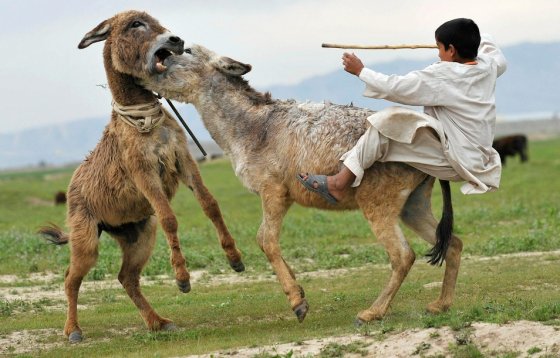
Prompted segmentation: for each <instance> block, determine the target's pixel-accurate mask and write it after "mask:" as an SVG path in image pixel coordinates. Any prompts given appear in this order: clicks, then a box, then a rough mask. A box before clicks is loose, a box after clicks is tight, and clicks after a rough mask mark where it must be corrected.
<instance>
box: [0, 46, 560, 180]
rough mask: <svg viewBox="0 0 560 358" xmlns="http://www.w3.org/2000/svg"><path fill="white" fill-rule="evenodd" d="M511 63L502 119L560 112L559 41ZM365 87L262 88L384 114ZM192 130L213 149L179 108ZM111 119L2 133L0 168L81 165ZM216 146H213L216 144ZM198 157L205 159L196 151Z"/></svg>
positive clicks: (192, 115) (339, 74) (344, 82)
mask: <svg viewBox="0 0 560 358" xmlns="http://www.w3.org/2000/svg"><path fill="white" fill-rule="evenodd" d="M503 51H504V54H505V56H506V58H507V60H508V70H507V72H506V73H505V74H504V75H503V76H502V77H500V78H499V79H498V85H497V89H496V103H497V111H498V115H499V116H502V117H506V118H507V117H508V116H514V115H519V114H522V113H532V112H539V113H543V112H548V113H552V112H557V111H559V110H560V90H559V89H558V86H559V83H560V60H559V59H560V42H552V43H524V44H520V45H516V46H511V47H506V48H504V49H503ZM431 62H433V60H416V61H411V60H396V61H392V62H385V63H377V64H368V67H371V68H373V69H375V70H377V71H380V72H383V73H394V74H405V73H407V72H409V71H412V70H416V69H421V68H424V67H425V66H427V65H429V64H430V63H431ZM363 89H364V85H363V83H362V82H361V81H360V80H359V79H358V78H356V77H354V76H352V75H350V74H348V73H346V72H344V70H342V68H341V69H340V70H337V71H334V72H331V73H328V74H325V75H322V76H315V77H310V78H308V79H306V80H304V81H302V82H300V83H298V84H296V85H290V86H271V87H269V88H258V90H261V91H270V92H271V93H272V95H273V97H274V98H279V99H288V98H294V99H296V100H299V101H307V100H309V101H313V102H322V101H325V100H326V101H330V102H332V103H338V104H349V103H353V104H354V105H356V106H360V107H367V108H371V109H374V110H379V109H382V108H385V107H387V106H389V105H391V103H390V102H387V101H383V100H374V99H370V98H365V97H363V96H362V92H363ZM177 107H178V109H179V110H180V111H181V113H182V115H183V117H184V118H185V119H186V121H187V123H188V124H189V126H190V128H191V130H192V131H193V132H194V133H195V134H196V136H197V138H198V140H199V141H201V142H206V143H207V145H208V146H209V147H212V145H211V143H208V142H212V139H211V137H210V135H209V134H208V132H207V131H206V129H205V128H204V126H203V125H202V123H201V121H200V119H199V117H198V114H197V113H196V111H195V109H194V107H193V106H191V105H177ZM108 118H109V109H107V116H104V117H101V118H88V119H82V120H76V121H73V122H69V123H64V124H57V125H52V126H48V127H38V128H36V129H29V130H25V131H21V132H17V133H10V134H0V169H7V168H16V167H25V166H36V165H61V164H66V163H73V162H79V161H81V160H82V159H83V158H84V157H85V155H87V153H89V151H91V150H92V149H93V148H94V147H95V145H96V144H97V142H98V140H99V138H100V136H101V133H102V131H103V128H104V127H105V125H106V124H107V121H108ZM212 144H213V143H212ZM193 155H194V156H195V157H199V156H200V152H198V150H197V149H196V150H195V152H193Z"/></svg>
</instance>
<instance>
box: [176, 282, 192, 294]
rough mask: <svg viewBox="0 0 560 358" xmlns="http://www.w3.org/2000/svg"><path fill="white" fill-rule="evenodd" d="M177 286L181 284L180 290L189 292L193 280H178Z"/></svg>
mask: <svg viewBox="0 0 560 358" xmlns="http://www.w3.org/2000/svg"><path fill="white" fill-rule="evenodd" d="M177 286H179V290H181V292H183V293H187V292H189V291H190V290H191V282H190V281H179V280H177Z"/></svg>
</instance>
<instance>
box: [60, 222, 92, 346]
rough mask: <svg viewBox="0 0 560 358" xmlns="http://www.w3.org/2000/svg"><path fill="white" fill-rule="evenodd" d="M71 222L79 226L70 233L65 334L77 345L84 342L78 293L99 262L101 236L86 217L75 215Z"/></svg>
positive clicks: (65, 281)
mask: <svg viewBox="0 0 560 358" xmlns="http://www.w3.org/2000/svg"><path fill="white" fill-rule="evenodd" d="M70 222H71V223H77V224H76V225H74V226H72V227H71V231H70V239H69V241H70V266H69V267H68V270H66V276H65V278H64V291H65V293H66V298H67V300H68V313H67V317H66V324H65V325H64V334H65V335H66V336H68V340H69V341H70V343H77V342H80V341H81V340H82V330H81V328H80V326H79V324H78V292H79V290H80V286H81V284H82V280H83V278H84V276H85V275H87V273H88V272H89V270H90V269H91V268H92V267H93V265H95V262H96V261H97V256H98V254H99V252H98V245H99V235H98V229H97V222H95V221H94V220H92V218H89V217H86V215H83V217H78V215H74V216H73V217H72V218H71V221H70Z"/></svg>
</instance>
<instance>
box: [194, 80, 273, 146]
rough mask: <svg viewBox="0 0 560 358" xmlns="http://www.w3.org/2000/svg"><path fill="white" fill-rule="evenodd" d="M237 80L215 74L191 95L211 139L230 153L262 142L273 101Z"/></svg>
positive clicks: (264, 138) (264, 137)
mask: <svg viewBox="0 0 560 358" xmlns="http://www.w3.org/2000/svg"><path fill="white" fill-rule="evenodd" d="M240 81H243V80H240ZM240 81H237V79H234V80H233V81H232V79H229V78H227V77H225V76H223V75H221V74H219V73H216V74H215V75H213V76H210V77H208V78H207V79H206V80H205V81H203V83H202V85H201V86H200V87H199V91H198V93H197V95H196V96H195V97H194V98H193V105H194V106H195V108H196V109H197V111H198V113H199V114H200V116H201V118H202V121H203V122H204V125H205V126H206V128H207V129H208V132H209V133H210V135H211V136H212V138H213V139H214V140H215V141H216V143H217V144H218V145H219V146H220V147H221V148H222V149H224V151H226V152H230V153H231V152H234V151H236V147H239V146H242V147H243V148H244V149H245V150H250V149H254V148H255V147H256V146H261V145H262V144H263V141H265V140H266V133H267V127H268V120H269V117H270V114H271V111H272V106H271V105H272V104H273V103H274V101H272V100H271V99H270V97H269V96H268V95H264V94H261V93H259V92H257V91H255V90H253V89H252V88H250V87H249V86H248V84H246V83H244V82H240Z"/></svg>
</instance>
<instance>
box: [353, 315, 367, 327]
mask: <svg viewBox="0 0 560 358" xmlns="http://www.w3.org/2000/svg"><path fill="white" fill-rule="evenodd" d="M364 324H366V321H364V320H363V319H361V318H359V317H356V319H355V320H354V326H355V327H356V328H360V327H361V326H363V325H364Z"/></svg>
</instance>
